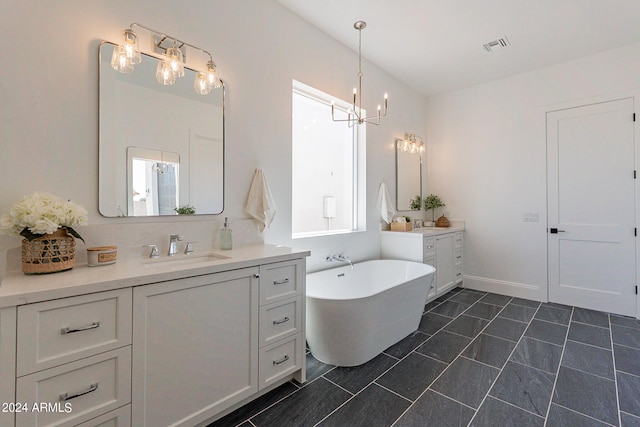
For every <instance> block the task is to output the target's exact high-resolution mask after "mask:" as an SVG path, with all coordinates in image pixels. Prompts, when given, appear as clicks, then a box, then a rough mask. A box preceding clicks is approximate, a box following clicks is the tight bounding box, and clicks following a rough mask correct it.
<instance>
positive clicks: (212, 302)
mask: <svg viewBox="0 0 640 427" xmlns="http://www.w3.org/2000/svg"><path fill="white" fill-rule="evenodd" d="M257 276H258V268H257V267H256V268H246V269H242V270H234V271H229V272H224V273H216V274H209V275H205V276H197V277H191V278H188V279H181V280H173V281H168V282H163V283H156V284H152V285H147V286H140V287H137V288H135V289H134V294H133V305H134V310H133V325H134V327H133V329H134V333H133V379H132V387H133V394H132V395H133V398H132V425H135V426H149V427H155V426H161V425H175V426H193V425H196V424H198V423H200V422H202V421H205V420H207V419H208V418H211V417H212V416H213V415H215V414H216V413H218V412H220V411H221V410H224V409H225V408H227V407H229V406H231V405H233V404H235V403H237V402H240V401H241V400H243V399H245V398H247V397H249V396H250V395H252V394H253V393H255V392H257V391H258V286H259V281H258V278H257Z"/></svg>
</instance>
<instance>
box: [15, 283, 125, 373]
mask: <svg viewBox="0 0 640 427" xmlns="http://www.w3.org/2000/svg"><path fill="white" fill-rule="evenodd" d="M131 304H132V296H131V289H119V290H116V291H107V292H99V293H95V294H89V295H81V296H77V297H71V298H63V299H57V300H51V301H45V302H40V303H36V304H27V305H23V306H20V307H18V325H17V328H18V334H17V336H18V346H17V349H18V352H17V367H16V368H17V376H22V375H27V374H30V373H33V372H37V371H40V370H43V369H47V368H51V367H53V366H57V365H60V364H63V363H68V362H71V361H74V360H77V359H79V358H82V357H88V356H92V355H94V354H98V353H102V352H104V351H108V350H113V349H115V348H118V347H122V346H125V345H129V344H131Z"/></svg>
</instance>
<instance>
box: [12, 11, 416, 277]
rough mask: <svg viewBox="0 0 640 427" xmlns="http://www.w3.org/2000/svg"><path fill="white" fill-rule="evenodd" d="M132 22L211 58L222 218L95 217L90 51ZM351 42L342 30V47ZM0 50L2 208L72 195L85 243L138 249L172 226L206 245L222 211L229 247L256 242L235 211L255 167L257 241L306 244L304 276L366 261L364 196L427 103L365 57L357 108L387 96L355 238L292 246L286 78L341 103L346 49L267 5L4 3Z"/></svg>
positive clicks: (375, 248) (370, 203) (390, 168)
mask: <svg viewBox="0 0 640 427" xmlns="http://www.w3.org/2000/svg"><path fill="white" fill-rule="evenodd" d="M131 22H140V23H142V24H145V25H147V26H149V27H151V28H155V29H159V30H161V31H166V32H167V33H169V34H171V35H174V36H176V37H178V38H181V39H184V40H185V41H188V42H190V43H192V44H195V45H197V46H201V47H202V48H204V49H207V50H209V51H211V52H212V53H213V54H214V60H215V62H216V64H217V65H218V70H219V72H220V76H221V77H222V78H223V79H224V80H225V81H226V83H227V85H228V86H227V90H228V91H227V101H228V102H227V111H226V162H227V163H226V164H227V169H226V170H227V175H226V177H225V211H224V212H223V214H222V215H220V216H202V217H196V218H170V219H163V218H157V219H134V218H124V219H123V218H104V217H102V216H101V215H100V214H99V213H98V208H97V206H98V195H97V189H98V181H97V180H98V173H97V165H98V44H99V43H100V41H101V40H108V41H113V42H117V41H118V40H119V39H120V37H121V32H122V30H123V29H124V28H125V27H128V25H129V24H130V23H131ZM356 36H357V34H356V33H355V31H354V43H353V45H354V46H355V43H356ZM351 48H353V46H351ZM0 51H2V52H11V54H10V55H9V56H10V58H11V63H9V62H7V61H9V60H8V59H7V58H5V59H4V60H3V71H2V78H1V79H0V99H1V100H2V103H3V108H2V109H0V129H1V134H0V144H1V147H2V148H1V150H2V152H1V154H0V182H2V187H0V212H4V211H6V210H7V209H9V208H10V206H11V205H12V204H13V203H15V202H16V201H17V200H19V199H20V198H21V197H22V196H23V195H25V194H28V193H31V192H33V191H36V190H39V191H48V192H51V193H54V194H57V195H59V196H61V197H67V198H71V199H73V200H74V201H76V202H78V203H80V204H82V205H84V206H85V207H86V208H87V209H88V210H89V221H90V223H91V224H92V225H91V226H90V227H86V228H85V229H84V232H83V229H80V230H79V231H80V232H81V234H84V235H86V236H88V239H87V240H88V241H87V243H88V245H93V244H118V245H120V246H121V247H126V248H129V249H131V250H139V248H138V247H139V245H140V244H142V243H154V242H158V243H161V244H164V243H165V240H167V239H166V234H168V233H169V231H171V232H178V233H183V234H185V238H186V239H197V240H199V241H200V242H201V243H200V247H201V248H206V247H207V246H209V242H214V241H215V236H216V233H217V230H218V229H219V226H220V221H221V219H222V218H223V217H224V216H228V217H229V218H230V220H231V221H232V224H236V228H234V231H236V234H235V236H236V243H237V242H238V239H240V238H241V237H242V235H244V236H245V237H246V239H245V240H244V241H255V240H256V235H255V233H253V234H252V233H251V232H250V231H247V230H244V231H243V230H239V227H243V226H246V224H245V221H243V219H244V218H246V217H245V215H244V213H243V205H244V202H245V198H246V195H247V192H248V189H249V184H250V180H251V178H252V176H253V171H254V169H255V168H256V167H262V168H263V169H264V170H265V172H266V173H267V177H268V178H269V180H270V184H271V187H272V192H273V195H274V197H275V199H276V201H277V204H278V213H277V215H276V219H275V222H274V223H273V224H272V227H271V229H269V230H267V231H266V232H265V235H264V239H265V241H266V242H268V243H277V244H285V245H295V246H297V247H302V248H308V249H311V250H312V257H311V258H310V260H309V262H308V266H309V269H310V270H314V269H321V268H325V267H326V266H327V265H326V263H325V262H324V261H323V260H324V257H325V256H326V255H328V254H330V253H334V252H342V251H344V253H345V254H346V255H350V256H351V258H353V259H354V260H362V259H369V258H377V257H378V256H379V247H380V245H379V234H378V229H379V221H378V215H377V213H376V212H375V209H374V208H375V202H376V192H377V188H378V184H379V183H380V181H386V182H387V183H388V184H389V187H390V188H391V189H392V190H391V191H393V188H394V185H393V183H394V179H395V173H394V156H393V153H392V150H393V141H394V139H395V138H397V137H401V136H402V135H403V134H404V132H406V131H410V132H414V133H416V134H419V135H425V134H426V124H425V117H426V101H425V100H424V99H423V98H422V97H421V96H418V95H416V94H415V93H414V91H412V90H411V89H409V88H408V87H406V86H405V85H403V84H401V83H399V82H398V81H396V80H395V79H393V78H392V77H390V76H389V75H387V74H386V73H384V72H382V71H380V70H379V69H377V68H376V67H374V66H372V65H371V64H369V63H367V62H365V63H364V64H363V71H364V96H365V100H370V102H376V101H375V100H377V99H378V97H379V95H380V94H381V93H383V92H384V91H386V92H388V93H389V97H390V100H389V115H388V116H387V118H386V119H385V120H384V122H383V124H382V125H381V126H379V127H376V126H370V127H369V129H368V130H367V137H368V147H367V180H368V185H367V208H368V210H367V212H368V213H367V231H366V232H364V233H357V234H355V235H342V236H334V237H322V238H314V239H303V240H296V241H291V239H290V233H291V230H290V223H291V167H290V164H291V80H292V79H296V80H299V81H301V82H304V83H306V84H308V85H311V86H315V87H317V88H318V89H320V90H322V91H324V92H327V93H331V94H335V95H336V96H341V97H346V96H348V94H350V93H351V90H352V87H353V85H354V84H355V82H356V79H357V76H356V71H357V54H356V53H355V52H353V50H352V49H350V48H347V47H345V46H344V45H341V44H339V43H338V42H336V41H335V40H334V39H332V38H330V37H328V36H326V35H325V34H323V33H321V32H320V31H319V30H316V29H315V28H313V27H311V26H310V25H309V24H308V23H306V22H305V21H303V20H301V19H299V18H297V17H296V16H294V15H293V14H291V13H290V12H288V11H287V10H286V9H284V8H283V7H282V6H280V5H279V4H278V3H276V2H274V1H271V0H269V1H267V0H234V1H228V0H190V1H188V2H183V1H178V0H140V1H135V2H133V1H129V0H127V1H124V0H56V1H38V2H36V1H24V0H3V1H2V2H1V3H0ZM366 104H367V101H365V106H366ZM370 108H375V105H373V106H372V107H370ZM393 196H394V195H393V194H392V197H393ZM114 230H118V233H117V234H114V233H113V231H114ZM258 239H259V238H258ZM19 244H20V240H19V239H18V238H16V237H7V236H0V271H3V270H4V269H5V267H6V260H5V258H6V253H7V251H9V250H11V251H10V252H12V251H13V250H14V249H15V248H17V247H18V246H19ZM80 247H82V246H80ZM139 251H141V250H139Z"/></svg>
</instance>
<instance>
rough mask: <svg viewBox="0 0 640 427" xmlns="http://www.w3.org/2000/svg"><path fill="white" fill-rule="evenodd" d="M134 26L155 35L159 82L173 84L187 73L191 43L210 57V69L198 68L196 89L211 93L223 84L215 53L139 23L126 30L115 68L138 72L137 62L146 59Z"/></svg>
mask: <svg viewBox="0 0 640 427" xmlns="http://www.w3.org/2000/svg"><path fill="white" fill-rule="evenodd" d="M134 26H136V27H139V28H142V29H144V30H146V31H148V32H149V33H150V34H151V35H153V37H152V42H153V53H151V55H152V56H156V57H157V58H158V59H159V62H158V68H157V69H156V80H157V81H158V83H160V84H163V85H171V84H174V83H175V82H176V78H179V77H183V76H184V65H185V60H186V59H185V58H186V48H187V46H188V47H190V48H191V49H195V50H198V51H200V52H202V53H204V54H206V55H208V56H209V61H208V62H207V68H206V71H198V70H195V71H196V79H195V82H194V85H193V88H194V90H195V91H196V93H198V94H200V95H207V94H209V93H211V90H212V89H215V88H219V87H220V86H222V82H221V81H220V79H219V77H218V74H217V72H216V66H215V64H214V62H213V56H212V55H211V53H209V52H207V51H206V50H204V49H202V48H199V47H197V46H194V45H192V44H189V43H186V42H183V41H181V40H178V39H177V38H175V37H172V36H169V35H167V34H165V33H161V32H159V31H156V30H153V29H151V28H149V27H146V26H144V25H141V24H138V23H135V22H134V23H133V24H131V25H130V26H129V28H127V29H125V30H124V32H123V35H124V37H123V41H122V43H121V44H120V45H118V46H117V47H116V48H115V49H114V51H113V56H112V57H111V67H112V68H113V69H114V70H116V71H119V72H121V73H132V72H133V71H134V65H135V64H139V63H140V62H141V61H142V55H141V53H140V45H139V42H138V36H137V35H136V33H135V32H134V31H133V27H134ZM145 53H146V52H145Z"/></svg>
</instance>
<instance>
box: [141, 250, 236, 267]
mask: <svg viewBox="0 0 640 427" xmlns="http://www.w3.org/2000/svg"><path fill="white" fill-rule="evenodd" d="M229 258H231V257H228V256H225V255H220V254H217V253H208V254H198V255H193V254H191V255H175V256H172V257H164V258H156V259H149V260H146V261H144V262H143V265H144V267H145V268H154V267H173V266H181V265H189V264H201V263H207V262H213V261H221V260H225V259H229Z"/></svg>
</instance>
